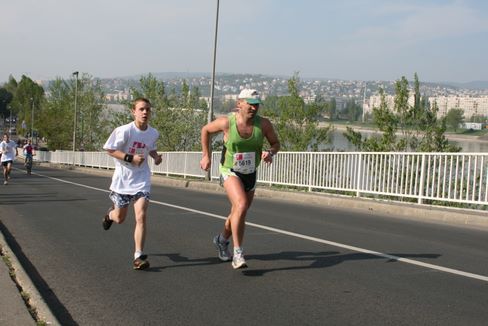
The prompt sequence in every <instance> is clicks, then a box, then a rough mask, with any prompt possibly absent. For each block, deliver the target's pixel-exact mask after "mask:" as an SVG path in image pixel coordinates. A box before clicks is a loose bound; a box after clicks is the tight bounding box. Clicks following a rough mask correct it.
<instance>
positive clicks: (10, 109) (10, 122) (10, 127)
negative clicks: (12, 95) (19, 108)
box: [8, 105, 12, 130]
mask: <svg viewBox="0 0 488 326" xmlns="http://www.w3.org/2000/svg"><path fill="white" fill-rule="evenodd" d="M8 110H9V111H10V120H9V126H8V127H9V130H12V107H11V106H10V105H9V106H8Z"/></svg>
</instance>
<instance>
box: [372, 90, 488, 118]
mask: <svg viewBox="0 0 488 326" xmlns="http://www.w3.org/2000/svg"><path fill="white" fill-rule="evenodd" d="M385 101H386V105H387V107H388V109H390V110H393V108H394V107H395V97H394V96H392V95H386V96H385ZM428 101H429V104H430V106H431V107H432V105H433V104H434V102H436V103H437V107H438V108H439V111H438V112H437V116H438V117H443V116H445V115H447V112H449V110H451V109H461V110H463V112H464V118H465V119H469V118H471V117H472V116H474V115H482V116H488V96H484V97H460V96H432V97H429V98H428ZM414 103H415V100H414V97H413V96H410V97H409V98H408V104H409V105H412V106H413V105H414ZM380 104H381V96H380V95H374V96H371V97H370V98H369V99H366V100H365V101H364V103H363V111H364V113H370V114H371V113H372V111H373V108H378V107H380Z"/></svg>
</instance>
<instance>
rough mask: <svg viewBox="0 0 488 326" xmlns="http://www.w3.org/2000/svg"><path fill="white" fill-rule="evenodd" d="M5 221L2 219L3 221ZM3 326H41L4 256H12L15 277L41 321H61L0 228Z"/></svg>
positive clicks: (0, 317) (0, 313)
mask: <svg viewBox="0 0 488 326" xmlns="http://www.w3.org/2000/svg"><path fill="white" fill-rule="evenodd" d="M0 222H1V221H0ZM0 249H1V252H2V255H3V256H2V257H0V259H1V260H0V293H1V295H0V326H11V325H20V326H24V325H37V322H36V321H35V319H34V317H32V316H31V314H30V313H29V309H28V308H27V305H26V304H25V302H24V300H23V299H22V297H21V295H20V291H19V289H18V288H17V285H16V284H15V282H14V280H13V279H12V278H11V277H10V274H9V267H8V265H7V262H6V261H5V260H4V259H3V258H5V257H8V261H9V264H10V265H11V266H12V268H13V270H14V272H15V280H16V282H17V283H18V284H20V286H21V287H22V291H23V292H25V293H26V294H27V295H28V297H29V303H30V304H31V305H32V307H34V309H35V311H36V313H37V316H38V318H39V320H40V321H41V322H43V323H45V325H53V326H58V325H60V323H59V321H58V320H57V319H56V317H55V316H54V315H53V313H52V312H51V310H50V308H49V307H48V306H47V304H46V302H45V301H44V299H43V298H42V296H41V294H40V293H39V291H38V290H37V288H36V287H35V286H34V283H33V282H32V281H31V279H30V277H29V276H28V275H27V272H26V271H25V270H24V268H23V267H22V265H21V264H20V262H19V260H18V259H17V257H16V256H15V254H14V253H13V252H12V250H11V249H10V247H9V245H8V243H7V241H6V239H5V235H4V234H3V233H2V232H1V231H0Z"/></svg>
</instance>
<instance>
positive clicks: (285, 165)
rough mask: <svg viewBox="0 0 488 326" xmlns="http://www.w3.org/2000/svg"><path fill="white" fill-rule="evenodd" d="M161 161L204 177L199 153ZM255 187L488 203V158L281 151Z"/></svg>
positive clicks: (94, 155) (87, 159)
mask: <svg viewBox="0 0 488 326" xmlns="http://www.w3.org/2000/svg"><path fill="white" fill-rule="evenodd" d="M162 155H163V163H162V164H160V165H159V166H156V165H154V164H153V163H152V161H151V162H150V167H151V169H152V171H153V173H154V174H164V175H167V176H170V175H176V176H182V177H185V178H186V177H195V178H204V177H205V172H204V171H202V170H201V169H200V158H201V153H200V152H163V153H162ZM35 158H36V160H39V161H47V162H52V163H62V164H74V165H77V166H86V167H95V168H104V169H113V168H114V167H115V165H114V162H113V159H112V158H111V157H110V156H108V155H107V154H106V152H75V153H73V152H72V151H55V152H41V151H39V152H37V156H36V157H35ZM219 161H220V152H214V153H213V154H212V162H213V164H212V169H211V177H212V179H218V177H219V172H218V162H219ZM258 183H262V184H268V185H283V186H292V187H302V188H305V189H307V190H308V191H325V190H327V191H334V192H338V193H343V194H353V195H355V196H358V197H361V196H369V197H371V196H376V197H379V196H381V197H382V198H390V199H393V200H395V199H396V200H405V199H407V198H408V199H410V200H412V199H413V200H415V201H417V202H418V203H420V204H422V203H427V202H428V203H431V204H440V203H447V202H451V203H459V204H468V205H469V206H470V207H472V208H477V209H478V208H480V207H473V206H479V205H481V209H487V207H486V206H484V205H488V154H484V153H396V152H395V153H393V152H280V153H278V155H276V156H275V157H274V163H273V164H271V165H266V164H264V163H263V164H261V166H260V167H259V169H258Z"/></svg>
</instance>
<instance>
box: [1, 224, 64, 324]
mask: <svg viewBox="0 0 488 326" xmlns="http://www.w3.org/2000/svg"><path fill="white" fill-rule="evenodd" d="M0 245H1V246H2V248H3V251H4V252H5V254H6V255H7V256H8V257H9V260H10V262H11V264H12V268H13V269H14V270H15V278H16V281H17V283H18V284H19V285H20V286H21V287H22V289H23V291H25V292H26V293H27V294H28V295H29V303H30V305H31V306H32V307H33V308H34V309H35V310H36V313H37V318H38V320H39V321H42V322H45V323H46V324H47V325H55V326H59V325H61V323H60V322H59V321H58V320H57V318H56V317H55V316H54V315H53V313H52V311H51V309H50V308H49V307H48V305H47V304H46V302H45V301H44V299H43V298H42V296H41V294H40V293H39V291H38V290H37V288H36V287H35V286H34V283H33V282H32V280H31V278H30V277H29V275H28V274H27V273H26V271H25V270H24V268H23V267H22V264H21V263H20V262H19V260H18V259H17V256H15V253H14V252H13V251H12V250H11V249H10V246H9V245H8V243H7V240H6V239H5V236H4V235H3V233H2V232H0ZM2 263H3V262H2ZM25 308H26V309H27V306H26V307H25ZM33 321H34V322H36V321H35V320H34V319H33Z"/></svg>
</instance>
